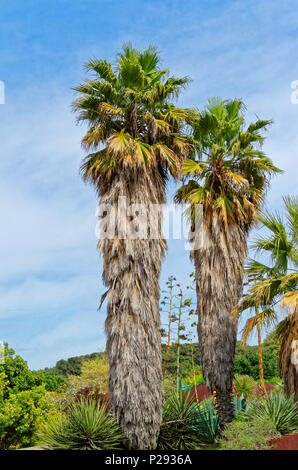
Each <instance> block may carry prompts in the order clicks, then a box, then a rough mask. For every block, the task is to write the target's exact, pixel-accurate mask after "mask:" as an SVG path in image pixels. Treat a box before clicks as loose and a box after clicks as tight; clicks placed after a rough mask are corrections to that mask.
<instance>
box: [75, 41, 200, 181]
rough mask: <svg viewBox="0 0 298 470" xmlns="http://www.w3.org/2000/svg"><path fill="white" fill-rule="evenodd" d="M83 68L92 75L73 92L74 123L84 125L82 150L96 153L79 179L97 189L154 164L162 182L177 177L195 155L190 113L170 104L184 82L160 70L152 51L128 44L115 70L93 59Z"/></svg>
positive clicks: (184, 84)
mask: <svg viewBox="0 0 298 470" xmlns="http://www.w3.org/2000/svg"><path fill="white" fill-rule="evenodd" d="M85 67H86V70H87V72H91V73H92V74H93V76H92V78H91V79H87V80H85V82H84V83H82V84H80V85H78V86H77V87H75V88H74V90H75V92H76V93H78V95H79V96H78V98H77V99H76V100H75V101H74V103H73V109H74V111H75V112H76V113H77V120H78V121H81V122H82V121H86V122H87V124H88V130H87V133H86V135H85V136H84V138H83V140H82V144H83V147H84V148H85V149H87V150H89V149H93V150H94V151H95V152H94V153H91V154H90V155H89V156H87V158H86V159H85V160H84V161H83V164H82V166H81V172H82V174H83V177H84V178H85V179H86V180H89V181H92V183H93V184H95V185H96V186H97V189H99V187H102V186H101V185H104V184H106V183H107V182H108V181H109V180H110V179H111V178H113V175H115V172H116V171H117V170H121V168H123V169H124V168H126V169H127V168H128V167H131V168H133V167H134V166H138V165H143V166H147V165H148V166H150V165H155V167H156V168H158V169H159V171H160V175H161V177H162V178H166V174H167V172H168V171H169V172H170V173H171V174H172V175H173V176H174V177H179V175H180V172H181V164H182V162H183V161H184V160H185V158H187V157H189V156H190V155H191V154H193V153H194V150H193V144H192V142H191V139H190V138H188V137H187V132H186V126H187V125H189V124H187V121H188V122H190V115H191V113H193V110H188V109H181V108H178V107H176V106H175V105H174V104H173V103H171V100H172V99H174V98H175V99H176V98H177V97H178V95H179V94H180V92H181V91H182V90H183V89H184V88H185V86H186V85H187V84H188V83H189V81H190V79H189V77H176V76H171V75H170V74H169V71H168V69H161V68H160V59H159V54H158V51H157V49H156V48H155V47H154V46H149V47H147V48H146V49H144V50H143V51H139V50H137V49H134V48H133V47H132V45H131V44H129V43H128V44H125V45H124V46H123V48H122V51H121V52H120V53H119V54H118V55H117V60H116V64H115V65H112V64H110V63H109V62H107V61H106V60H102V59H92V60H90V61H89V62H88V63H87V64H86V65H85ZM101 147H102V149H101ZM102 150H104V151H102ZM84 172H86V173H84Z"/></svg>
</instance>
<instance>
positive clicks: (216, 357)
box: [192, 214, 247, 430]
mask: <svg viewBox="0 0 298 470" xmlns="http://www.w3.org/2000/svg"><path fill="white" fill-rule="evenodd" d="M201 236H202V239H201V243H199V240H198V237H201ZM193 246H195V248H196V249H193V251H192V257H193V258H194V261H195V268H196V291H197V312H198V336H199V349H200V357H201V364H202V372H203V376H204V379H205V381H206V384H207V386H208V388H209V390H210V391H211V392H212V393H213V392H214V391H215V392H216V399H217V405H218V413H219V426H220V430H222V429H223V428H224V426H225V425H226V424H227V423H229V422H230V421H232V419H233V417H234V409H233V404H232V383H233V375H234V356H235V347H236V337H237V324H238V320H237V318H236V317H235V316H234V315H231V313H230V312H231V311H232V310H233V308H234V307H235V306H236V304H237V302H238V300H239V298H240V295H241V292H242V278H243V264H244V259H245V256H246V252H247V244H246V237H245V233H244V231H243V230H242V229H241V227H239V226H238V225H236V224H229V225H225V224H224V223H223V222H221V221H220V220H219V219H218V216H217V215H216V214H213V216H211V217H209V218H208V219H207V220H204V223H203V227H202V229H201V230H200V231H198V232H197V233H196V235H195V238H194V245H193Z"/></svg>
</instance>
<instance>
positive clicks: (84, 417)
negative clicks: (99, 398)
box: [39, 400, 123, 450]
mask: <svg viewBox="0 0 298 470" xmlns="http://www.w3.org/2000/svg"><path fill="white" fill-rule="evenodd" d="M39 440H40V444H41V446H42V447H45V448H47V449H51V450H58V449H60V450H114V449H120V448H121V441H123V434H122V432H121V430H120V428H119V426H118V424H117V422H116V420H115V419H114V417H113V416H112V415H111V414H109V413H108V411H107V409H106V407H105V406H101V407H97V406H96V403H95V402H92V401H85V400H80V401H79V402H77V403H74V404H73V405H72V406H71V407H70V408H69V409H68V410H67V412H66V414H65V415H62V416H59V417H54V418H50V419H49V420H48V422H47V423H46V424H45V426H44V428H43V429H42V431H41V432H40V435H39Z"/></svg>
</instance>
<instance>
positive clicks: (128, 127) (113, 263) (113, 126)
mask: <svg viewBox="0 0 298 470" xmlns="http://www.w3.org/2000/svg"><path fill="white" fill-rule="evenodd" d="M159 64H160V60H159V56H158V53H157V51H156V49H155V48H154V47H151V46H150V47H148V48H147V49H145V50H143V51H139V50H136V49H133V48H132V47H131V45H126V46H124V47H123V50H122V52H121V53H120V54H118V56H117V60H116V63H115V65H114V66H113V65H111V64H110V63H108V62H107V61H105V60H91V61H90V62H89V63H88V64H87V65H86V68H87V71H90V72H92V73H93V78H91V79H87V80H86V81H85V83H83V84H81V85H79V86H78V87H76V88H74V89H75V90H76V91H77V92H78V93H79V97H78V99H76V101H75V102H74V109H75V111H77V112H78V120H79V121H85V122H86V123H87V124H88V132H87V133H86V135H85V137H84V138H83V141H82V144H83V146H84V148H85V149H86V150H87V151H90V149H93V151H92V153H90V154H88V155H87V157H86V158H85V159H84V161H83V164H82V166H81V171H82V175H83V178H84V180H86V181H89V182H91V183H92V184H93V185H94V186H95V188H96V189H97V192H98V194H99V197H100V202H101V204H106V205H109V206H111V207H112V208H113V209H114V210H115V212H114V213H116V214H117V211H118V210H119V208H120V206H121V204H122V202H121V203H120V199H119V198H120V197H121V198H123V197H125V198H126V204H127V207H129V206H131V205H132V204H138V205H139V206H135V207H143V208H145V210H146V214H147V215H148V213H149V211H150V209H151V207H152V206H151V205H153V204H154V205H155V204H159V205H160V204H163V203H164V202H165V199H166V196H165V184H166V179H167V177H168V175H172V176H174V177H178V176H179V174H180V166H181V162H182V161H183V160H184V159H185V158H186V156H187V155H188V154H189V152H190V150H191V146H190V144H189V142H188V140H187V139H186V138H185V136H184V134H183V129H184V125H185V120H186V118H187V116H188V111H187V110H185V109H180V108H177V107H175V106H174V105H173V104H172V103H171V100H172V99H173V98H177V97H178V95H179V93H180V91H181V90H182V89H183V88H184V87H185V85H186V84H187V83H188V81H189V79H188V77H183V78H177V77H174V76H169V73H168V70H167V69H161V68H160V65H159ZM132 207H133V206H132ZM119 214H121V216H119V217H118V219H117V218H116V220H115V233H114V236H113V237H112V238H109V237H107V236H106V233H107V227H106V226H105V223H104V222H103V223H102V225H101V235H100V239H99V243H98V249H99V252H100V253H101V254H102V255H103V261H104V263H103V282H104V284H105V285H106V286H107V287H108V291H107V292H106V294H105V295H106V296H107V298H108V307H107V318H106V324H105V329H106V334H107V353H108V356H109V392H110V399H111V405H112V408H113V410H114V413H115V415H116V417H117V419H118V420H119V423H120V424H121V426H122V428H123V431H124V433H125V436H126V440H127V442H126V444H127V447H128V448H130V449H154V448H155V446H156V440H157V436H158V433H159V428H160V423H161V419H162V405H163V381H162V358H161V337H160V316H159V297H160V290H159V284H158V281H159V274H160V269H161V260H162V257H163V256H164V254H165V251H166V241H165V240H164V239H163V235H162V230H161V220H160V223H158V224H157V234H156V233H155V235H154V236H152V235H153V233H150V230H149V229H148V228H147V226H146V224H145V225H144V223H142V222H141V221H139V225H138V224H137V225H138V227H137V228H136V231H137V230H139V231H140V233H143V235H142V237H141V236H140V237H139V238H138V237H136V236H135V232H134V233H133V232H132V231H130V229H129V230H128V231H127V233H126V234H125V235H123V231H122V230H123V218H124V219H125V222H127V223H128V224H129V222H131V219H134V216H137V214H138V211H137V210H136V211H135V212H133V213H130V218H129V217H128V215H127V214H124V215H123V212H121V211H120V213H119ZM103 220H105V219H103ZM144 231H145V232H144ZM102 300H103V299H102Z"/></svg>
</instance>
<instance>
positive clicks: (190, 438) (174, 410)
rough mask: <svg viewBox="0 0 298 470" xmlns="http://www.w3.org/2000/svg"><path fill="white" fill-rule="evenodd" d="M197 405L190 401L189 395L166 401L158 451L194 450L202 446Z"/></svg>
mask: <svg viewBox="0 0 298 470" xmlns="http://www.w3.org/2000/svg"><path fill="white" fill-rule="evenodd" d="M196 414H197V404H196V403H194V402H193V401H190V400H189V394H188V395H187V396H186V397H184V398H183V396H182V393H180V396H179V397H177V396H176V395H173V396H172V397H170V398H168V400H166V403H165V405H164V409H163V422H162V424H161V427H160V434H159V439H158V445H157V447H158V449H161V450H192V449H197V448H198V447H199V445H200V440H199V438H198V432H197V430H196V428H195V426H196V418H197V416H196Z"/></svg>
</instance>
